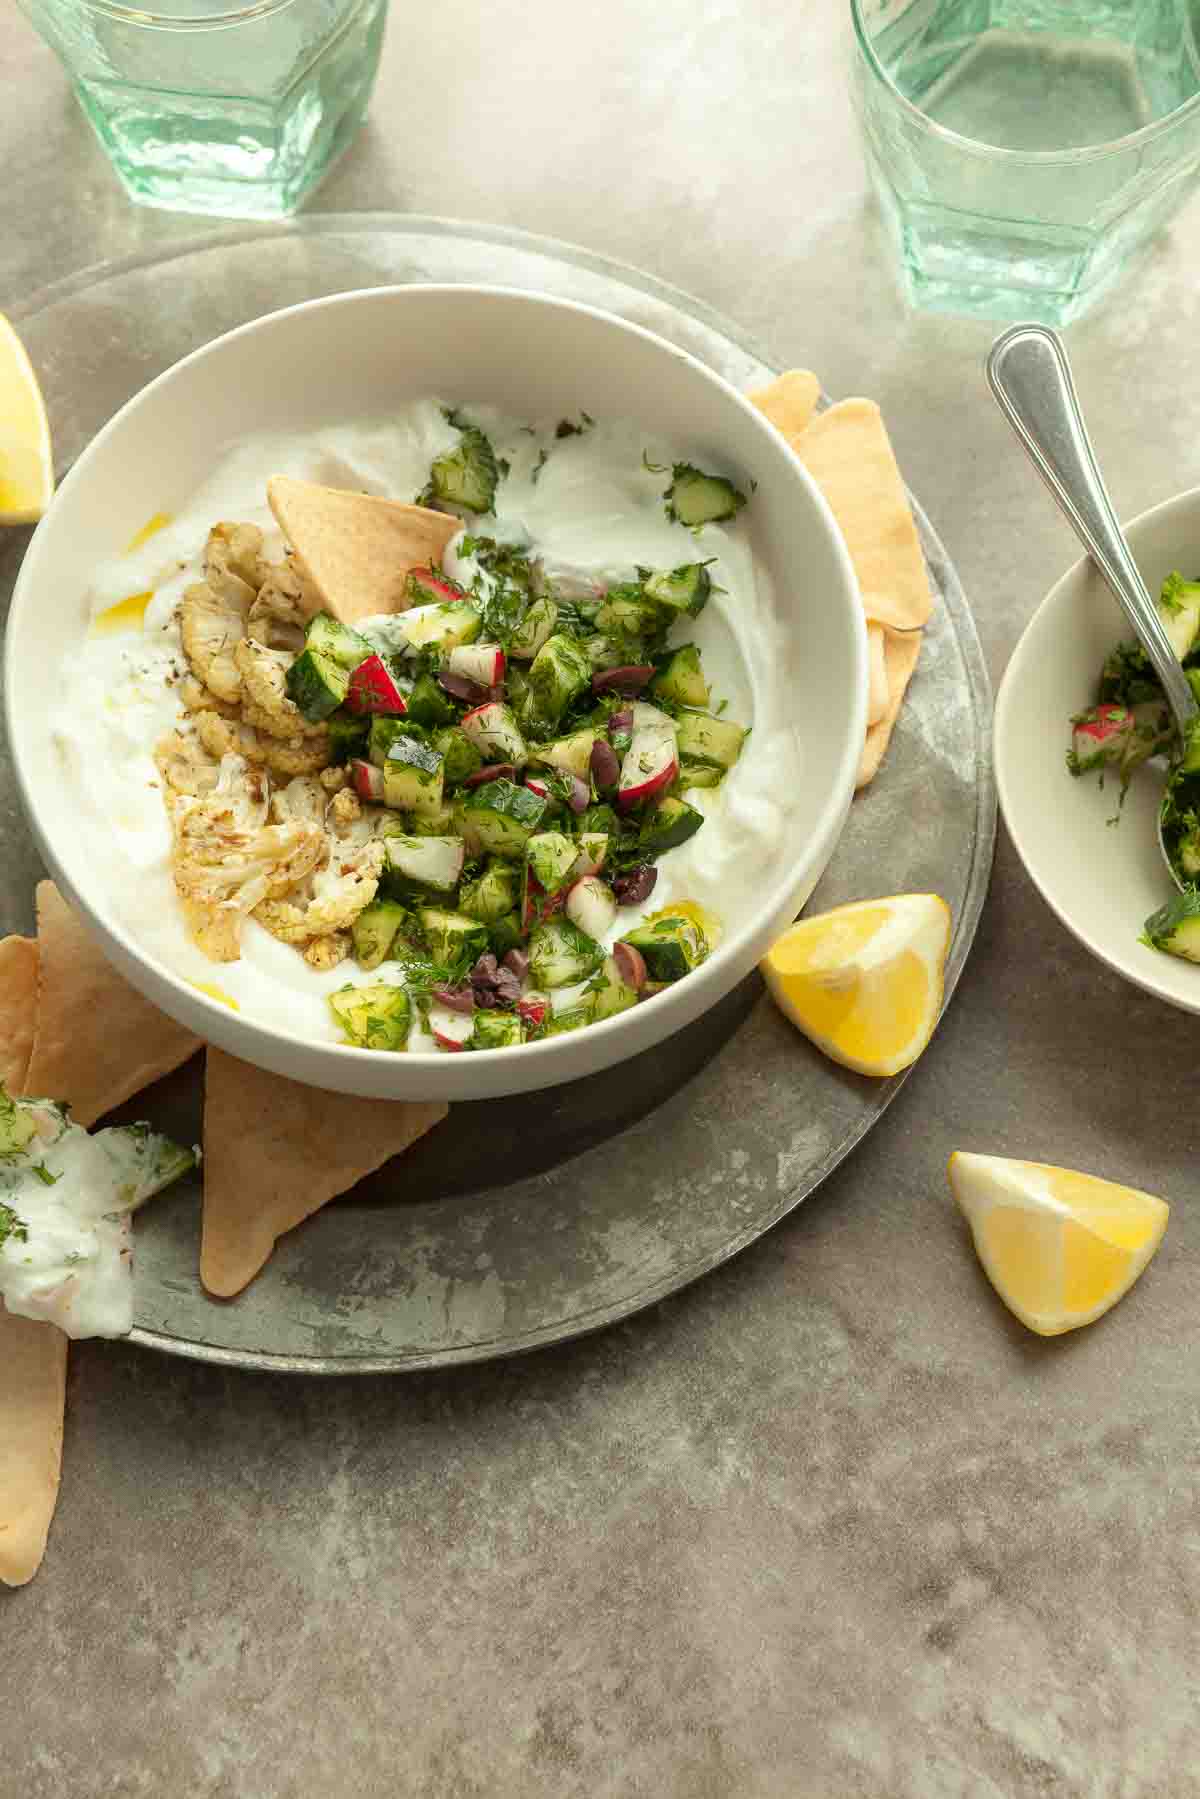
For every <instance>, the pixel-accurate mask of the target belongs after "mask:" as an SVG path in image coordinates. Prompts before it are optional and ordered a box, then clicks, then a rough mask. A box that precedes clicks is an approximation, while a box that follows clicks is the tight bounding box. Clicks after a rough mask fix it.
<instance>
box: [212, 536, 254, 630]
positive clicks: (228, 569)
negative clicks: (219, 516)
mask: <svg viewBox="0 0 1200 1799" xmlns="http://www.w3.org/2000/svg"><path fill="white" fill-rule="evenodd" d="M262 546H263V535H262V532H261V531H260V530H259V528H258V526H257V525H231V524H228V523H222V524H219V525H214V526H213V528H212V530H211V531H210V532H209V534H208V542H207V543H206V544H205V546H204V579H205V580H206V581H207V582H208V584H209V586H210V587H211V588H212V590H213V592H214V593H217V594H220V595H221V596H222V597H223V598H226V599H228V600H230V601H232V602H233V603H234V604H235V605H237V606H238V608H239V609H240V611H241V614H242V617H243V618H244V617H245V616H246V614H247V612H248V611H249V610H250V607H251V606H252V605H253V603H254V597H255V595H256V594H257V592H258V589H259V587H260V585H261V584H262V575H263V569H262Z"/></svg>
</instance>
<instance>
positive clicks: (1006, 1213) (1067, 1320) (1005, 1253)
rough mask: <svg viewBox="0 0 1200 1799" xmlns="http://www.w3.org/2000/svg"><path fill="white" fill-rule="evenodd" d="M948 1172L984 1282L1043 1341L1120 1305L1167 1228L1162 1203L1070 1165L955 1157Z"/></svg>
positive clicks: (956, 1154) (957, 1155)
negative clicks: (1080, 1172) (980, 1263)
mask: <svg viewBox="0 0 1200 1799" xmlns="http://www.w3.org/2000/svg"><path fill="white" fill-rule="evenodd" d="M949 1172H950V1190H951V1192H952V1193H953V1194H954V1197H955V1199H956V1200H957V1201H958V1204H959V1206H960V1207H961V1208H962V1210H963V1212H964V1213H965V1214H966V1218H967V1222H968V1223H969V1224H970V1226H971V1235H972V1236H973V1237H974V1239H975V1248H976V1251H977V1252H978V1255H979V1260H980V1261H981V1262H982V1263H983V1266H984V1269H985V1271H986V1273H987V1277H988V1279H989V1280H990V1281H991V1283H992V1285H993V1287H995V1289H996V1291H997V1293H998V1294H999V1295H1000V1297H1001V1299H1002V1300H1003V1301H1004V1303H1005V1305H1006V1306H1007V1307H1008V1309H1009V1310H1010V1311H1011V1312H1015V1313H1016V1315H1017V1317H1018V1318H1019V1319H1020V1320H1021V1323H1022V1324H1027V1325H1028V1326H1029V1328H1030V1330H1031V1331H1037V1333H1038V1335H1039V1336H1042V1337H1057V1336H1059V1335H1060V1334H1061V1333H1062V1332H1063V1331H1072V1330H1077V1329H1078V1328H1079V1326H1080V1325H1081V1324H1091V1323H1092V1321H1093V1320H1094V1319H1096V1318H1099V1317H1101V1316H1102V1315H1103V1314H1104V1313H1105V1312H1107V1311H1108V1309H1109V1307H1110V1306H1114V1305H1116V1303H1117V1301H1118V1299H1120V1298H1121V1296H1122V1294H1124V1293H1128V1291H1129V1289H1130V1287H1132V1285H1133V1283H1134V1281H1135V1280H1136V1279H1137V1277H1138V1275H1139V1274H1140V1273H1141V1272H1142V1269H1143V1268H1144V1267H1145V1266H1146V1264H1147V1262H1148V1261H1149V1260H1150V1258H1151V1256H1152V1255H1153V1254H1154V1252H1155V1250H1156V1249H1157V1248H1158V1246H1159V1244H1160V1243H1161V1242H1162V1236H1163V1232H1164V1231H1165V1230H1166V1228H1167V1210H1168V1208H1167V1206H1166V1204H1165V1202H1164V1201H1163V1200H1161V1199H1155V1198H1154V1196H1153V1194H1150V1193H1139V1192H1138V1190H1137V1188H1136V1187H1119V1186H1117V1185H1116V1183H1115V1182H1113V1181H1102V1180H1099V1179H1098V1178H1097V1177H1096V1176H1095V1175H1092V1174H1076V1173H1075V1171H1074V1170H1073V1169H1071V1168H1052V1167H1050V1166H1049V1165H1048V1164H1047V1163H1045V1162H1012V1161H1008V1160H1007V1159H1006V1158H1005V1157H1003V1156H973V1155H967V1154H965V1153H963V1152H962V1151H961V1150H960V1151H957V1152H956V1153H955V1154H954V1155H952V1156H951V1158H950V1171H949Z"/></svg>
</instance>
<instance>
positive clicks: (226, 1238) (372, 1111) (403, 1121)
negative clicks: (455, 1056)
mask: <svg viewBox="0 0 1200 1799" xmlns="http://www.w3.org/2000/svg"><path fill="white" fill-rule="evenodd" d="M205 1064H206V1066H205V1076H204V1220H203V1231H202V1235H201V1242H200V1279H201V1280H202V1281H203V1283H204V1285H205V1287H206V1288H207V1289H208V1291H209V1292H210V1293H214V1294H216V1295H217V1296H218V1297H219V1298H221V1299H229V1298H231V1297H232V1296H233V1295H234V1294H235V1293H240V1292H241V1290H242V1288H243V1287H245V1286H246V1285H247V1284H248V1283H249V1282H250V1281H252V1280H253V1279H254V1276H255V1275H256V1274H257V1273H258V1272H259V1270H260V1269H261V1268H262V1267H263V1266H264V1265H265V1264H266V1262H267V1261H268V1259H269V1258H270V1255H271V1251H272V1250H273V1249H274V1247H275V1244H276V1241H277V1240H278V1238H280V1237H281V1236H282V1235H283V1234H284V1232H285V1231H290V1230H292V1229H294V1227H295V1226H296V1225H298V1224H302V1223H303V1222H304V1220H305V1219H306V1218H309V1217H311V1216H312V1214H313V1213H314V1212H317V1211H319V1210H320V1208H321V1207H322V1206H323V1205H325V1204H326V1203H327V1202H328V1201H329V1200H331V1199H336V1198H337V1196H338V1195H339V1193H345V1192H347V1191H348V1189H349V1188H351V1187H353V1186H354V1184H355V1183H356V1182H357V1181H360V1180H362V1178H363V1176H364V1175H368V1174H371V1173H373V1172H374V1170H375V1169H376V1168H380V1167H382V1166H383V1164H384V1163H385V1162H386V1161H389V1160H390V1158H391V1157H392V1156H398V1155H399V1154H400V1153H401V1151H402V1150H406V1149H407V1148H408V1147H409V1145H410V1144H412V1143H415V1142H416V1140H417V1138H418V1137H423V1136H424V1135H425V1133H426V1131H430V1130H432V1129H433V1127H434V1125H435V1124H440V1123H441V1121H442V1119H443V1118H444V1117H445V1116H446V1113H447V1111H448V1109H449V1108H448V1107H447V1106H446V1105H445V1104H443V1103H442V1102H441V1101H437V1102H433V1101H430V1102H424V1101H407V1100H382V1099H358V1098H356V1097H355V1096H354V1095H353V1094H348V1093H326V1092H322V1091H321V1090H320V1089H318V1088H316V1087H305V1086H302V1085H301V1084H300V1082H299V1081H288V1080H284V1078H283V1077H282V1075H277V1074H268V1073H267V1072H266V1071H265V1070H264V1069H261V1068H253V1067H251V1066H250V1064H249V1063H247V1062H239V1061H237V1060H236V1059H235V1058H234V1057H233V1056H227V1055H226V1054H225V1053H224V1051H223V1050H219V1049H212V1048H210V1049H209V1050H208V1052H207V1055H206V1058H205Z"/></svg>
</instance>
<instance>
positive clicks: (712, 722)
mask: <svg viewBox="0 0 1200 1799" xmlns="http://www.w3.org/2000/svg"><path fill="white" fill-rule="evenodd" d="M675 730H676V738H677V741H678V745H679V758H680V761H681V762H683V761H686V762H692V763H696V762H698V763H701V764H703V765H705V766H707V767H709V768H720V769H728V768H732V767H733V765H734V763H735V762H736V761H737V759H738V757H739V756H740V755H741V753H742V745H743V744H744V743H745V741H746V731H745V729H744V727H743V726H742V725H735V724H733V723H732V721H731V720H729V719H727V718H714V717H713V715H712V713H711V712H681V713H680V714H679V717H678V719H677V720H676V722H675Z"/></svg>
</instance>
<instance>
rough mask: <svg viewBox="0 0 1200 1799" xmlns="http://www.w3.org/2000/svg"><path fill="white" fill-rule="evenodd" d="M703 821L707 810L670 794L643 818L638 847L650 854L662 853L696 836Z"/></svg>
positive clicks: (657, 854) (640, 850) (658, 854)
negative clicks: (690, 804) (700, 809)
mask: <svg viewBox="0 0 1200 1799" xmlns="http://www.w3.org/2000/svg"><path fill="white" fill-rule="evenodd" d="M703 823H704V814H703V812H698V811H697V810H696V808H695V806H689V805H688V803H687V801H686V800H679V799H674V798H670V797H668V798H667V799H665V800H660V801H659V803H658V805H657V806H655V808H654V810H653V812H650V813H648V814H647V816H646V818H645V819H644V820H643V823H642V828H641V830H640V831H639V832H638V850H639V852H642V853H644V854H645V855H647V856H661V855H663V854H664V853H665V852H666V851H667V850H673V849H676V848H677V847H678V846H679V845H680V844H681V843H686V842H687V840H688V838H689V837H694V836H695V834H696V832H697V831H698V830H699V829H700V826H701V825H702V824H703Z"/></svg>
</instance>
